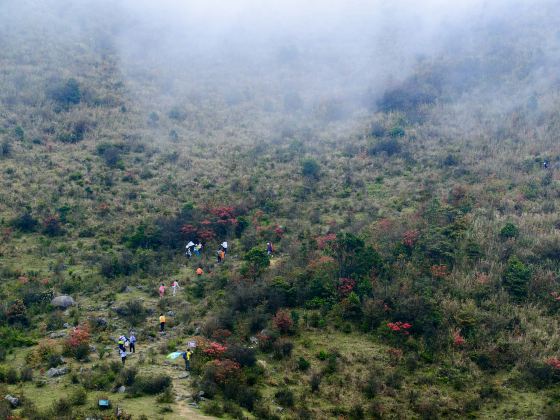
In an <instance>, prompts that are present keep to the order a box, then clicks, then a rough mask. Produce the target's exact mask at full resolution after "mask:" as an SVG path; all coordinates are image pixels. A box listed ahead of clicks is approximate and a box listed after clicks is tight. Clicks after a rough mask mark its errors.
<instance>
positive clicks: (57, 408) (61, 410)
mask: <svg viewBox="0 0 560 420" xmlns="http://www.w3.org/2000/svg"><path fill="white" fill-rule="evenodd" d="M52 412H53V414H54V415H55V416H56V417H62V416H70V414H71V413H72V403H71V402H70V400H69V399H68V398H61V399H60V400H58V401H55V402H54V403H53V405H52Z"/></svg>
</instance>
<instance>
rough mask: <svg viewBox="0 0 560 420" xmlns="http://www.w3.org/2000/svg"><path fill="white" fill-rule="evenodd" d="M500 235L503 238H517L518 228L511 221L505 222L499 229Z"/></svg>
mask: <svg viewBox="0 0 560 420" xmlns="http://www.w3.org/2000/svg"><path fill="white" fill-rule="evenodd" d="M500 236H501V237H502V238H504V239H509V238H517V237H518V236H519V229H518V228H517V226H515V225H514V224H513V223H506V225H505V226H504V227H503V228H502V230H500Z"/></svg>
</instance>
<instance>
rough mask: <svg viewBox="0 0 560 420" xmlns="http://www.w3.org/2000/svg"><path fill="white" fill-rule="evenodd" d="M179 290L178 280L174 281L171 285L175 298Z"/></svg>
mask: <svg viewBox="0 0 560 420" xmlns="http://www.w3.org/2000/svg"><path fill="white" fill-rule="evenodd" d="M178 288H179V282H178V281H177V280H173V283H172V284H171V289H172V290H173V296H175V294H176V293H177V289H178Z"/></svg>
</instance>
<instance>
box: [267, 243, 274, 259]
mask: <svg viewBox="0 0 560 420" xmlns="http://www.w3.org/2000/svg"><path fill="white" fill-rule="evenodd" d="M273 252H274V248H273V247H272V244H271V243H270V242H267V243H266V253H267V254H268V255H269V256H271V257H272V253H273Z"/></svg>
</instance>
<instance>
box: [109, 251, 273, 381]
mask: <svg viewBox="0 0 560 420" xmlns="http://www.w3.org/2000/svg"><path fill="white" fill-rule="evenodd" d="M185 248H186V253H185V255H186V256H187V257H188V258H191V257H192V255H193V254H194V255H196V256H197V257H200V256H201V255H200V251H201V250H202V243H201V242H200V241H196V242H194V241H189V243H188V244H187V245H186V247H185ZM227 251H228V243H227V241H224V242H222V243H221V244H220V247H219V249H218V251H217V253H216V254H217V261H218V263H221V262H223V261H224V259H225V257H226V254H227ZM266 252H267V254H268V255H269V256H270V257H272V256H273V253H274V247H273V246H272V243H271V242H267V243H266ZM195 272H196V274H197V276H198V277H201V276H202V275H203V274H204V270H203V269H202V267H200V266H199V267H198V268H197V269H196V271H195ZM179 288H180V286H179V282H178V281H177V280H173V281H172V283H171V290H172V294H173V296H175V295H176V294H177V290H178V289H179ZM166 289H167V287H166V286H165V283H161V285H160V286H159V288H158V292H159V297H160V299H163V298H164V296H165V290H166ZM165 323H166V319H165V315H164V314H163V313H160V315H159V331H160V333H161V334H164V333H165ZM118 346H119V355H120V357H121V361H122V364H123V365H124V364H125V363H126V356H127V355H128V354H130V353H135V352H136V336H135V335H134V332H131V334H130V337H128V338H127V337H126V336H125V335H121V336H120V337H119V339H118ZM126 346H128V352H127V350H126ZM172 355H174V356H176V357H179V356H182V357H183V359H184V360H185V369H186V370H190V360H191V357H192V355H193V351H192V349H191V348H190V347H189V348H188V349H187V351H182V352H174V353H172ZM173 358H174V357H173Z"/></svg>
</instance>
